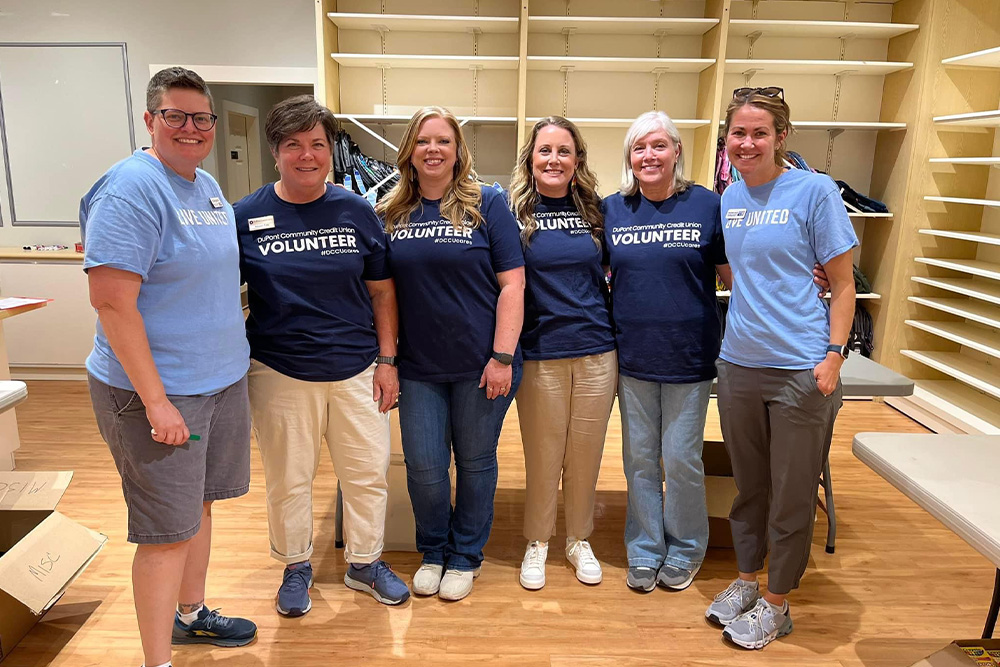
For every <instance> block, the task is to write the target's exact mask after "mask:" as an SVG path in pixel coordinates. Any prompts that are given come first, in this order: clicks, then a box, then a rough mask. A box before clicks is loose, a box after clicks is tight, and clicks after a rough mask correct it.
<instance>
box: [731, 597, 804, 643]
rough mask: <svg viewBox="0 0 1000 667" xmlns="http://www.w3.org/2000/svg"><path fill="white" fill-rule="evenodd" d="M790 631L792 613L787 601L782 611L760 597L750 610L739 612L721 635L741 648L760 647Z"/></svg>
mask: <svg viewBox="0 0 1000 667" xmlns="http://www.w3.org/2000/svg"><path fill="white" fill-rule="evenodd" d="M791 631H792V615H791V614H790V613H789V609H788V602H787V601H786V602H785V608H784V609H783V610H782V611H775V610H774V607H772V606H771V605H769V604H768V603H767V600H765V599H764V598H761V599H759V600H757V604H755V605H754V606H753V608H752V609H751V610H750V611H747V612H744V613H742V614H740V616H739V618H737V619H736V620H735V621H733V622H732V623H730V624H729V625H728V626H726V629H725V630H723V631H722V636H723V637H725V638H727V639H729V640H730V641H732V642H733V643H734V644H737V645H739V646H742V647H743V648H747V649H761V648H764V647H765V646H767V645H768V644H770V643H771V642H773V641H774V640H775V639H778V638H779V637H784V636H785V635H787V634H788V633H790V632H791Z"/></svg>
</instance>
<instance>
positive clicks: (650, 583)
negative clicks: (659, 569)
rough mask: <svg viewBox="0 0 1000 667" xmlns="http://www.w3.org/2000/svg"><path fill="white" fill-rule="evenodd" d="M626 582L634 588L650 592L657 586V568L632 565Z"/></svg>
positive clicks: (626, 576)
mask: <svg viewBox="0 0 1000 667" xmlns="http://www.w3.org/2000/svg"><path fill="white" fill-rule="evenodd" d="M625 583H626V584H628V587H629V588H631V589H633V590H636V591H642V592H643V593H648V592H650V591H651V590H653V589H654V588H656V570H654V569H653V568H651V567H632V566H631V565H630V566H629V568H628V574H627V575H625Z"/></svg>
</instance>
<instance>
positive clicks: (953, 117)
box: [934, 109, 1000, 128]
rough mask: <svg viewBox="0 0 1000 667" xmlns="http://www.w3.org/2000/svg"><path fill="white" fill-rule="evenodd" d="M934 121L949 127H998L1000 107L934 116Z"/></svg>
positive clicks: (999, 124)
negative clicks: (993, 109) (994, 109)
mask: <svg viewBox="0 0 1000 667" xmlns="http://www.w3.org/2000/svg"><path fill="white" fill-rule="evenodd" d="M934 122H935V123H937V124H938V125H946V126H949V127H960V128H965V127H1000V109H998V110H996V111H970V112H968V113H955V114H949V115H947V116H935V117H934Z"/></svg>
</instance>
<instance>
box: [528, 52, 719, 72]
mask: <svg viewBox="0 0 1000 667" xmlns="http://www.w3.org/2000/svg"><path fill="white" fill-rule="evenodd" d="M714 64H715V61H714V60H712V59H710V58H618V57H590V56H528V69H529V70H551V71H556V72H561V71H563V70H564V69H565V68H571V69H570V71H573V70H577V69H579V70H584V71H589V72H649V73H656V72H658V71H659V72H662V73H667V72H671V73H697V72H701V71H702V70H704V69H706V68H708V67H710V66H711V65H714Z"/></svg>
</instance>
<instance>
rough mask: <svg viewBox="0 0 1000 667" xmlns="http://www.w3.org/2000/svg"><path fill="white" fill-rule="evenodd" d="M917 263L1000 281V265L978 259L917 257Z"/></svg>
mask: <svg viewBox="0 0 1000 667" xmlns="http://www.w3.org/2000/svg"><path fill="white" fill-rule="evenodd" d="M916 261H917V262H919V263H920V264H927V265H928V266H936V267H938V268H941V269H950V270H951V271H959V272H961V273H968V274H970V275H973V276H980V277H982V278H989V279H990V280H1000V264H994V263H992V262H983V261H980V260H976V259H942V258H938V257H917V258H916Z"/></svg>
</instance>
